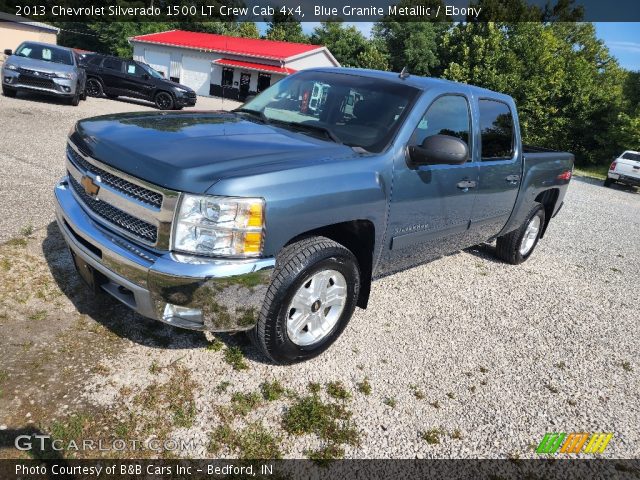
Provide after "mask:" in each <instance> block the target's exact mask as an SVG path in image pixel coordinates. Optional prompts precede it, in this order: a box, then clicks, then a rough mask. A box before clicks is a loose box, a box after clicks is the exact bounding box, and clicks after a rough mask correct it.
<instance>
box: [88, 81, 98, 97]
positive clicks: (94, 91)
mask: <svg viewBox="0 0 640 480" xmlns="http://www.w3.org/2000/svg"><path fill="white" fill-rule="evenodd" d="M85 89H86V91H87V94H88V95H89V96H91V97H97V96H98V95H100V84H99V83H98V82H97V81H96V80H88V81H87V85H86V87H85Z"/></svg>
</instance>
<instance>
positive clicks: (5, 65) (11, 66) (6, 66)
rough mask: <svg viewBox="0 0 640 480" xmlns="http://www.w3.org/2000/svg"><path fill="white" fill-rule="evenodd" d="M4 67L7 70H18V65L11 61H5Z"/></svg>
mask: <svg viewBox="0 0 640 480" xmlns="http://www.w3.org/2000/svg"><path fill="white" fill-rule="evenodd" d="M4 68H6V69H7V70H18V67H17V66H16V65H14V64H13V63H5V64H4Z"/></svg>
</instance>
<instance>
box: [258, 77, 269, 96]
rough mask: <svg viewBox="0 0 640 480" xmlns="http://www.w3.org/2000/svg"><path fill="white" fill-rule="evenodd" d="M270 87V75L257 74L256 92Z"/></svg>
mask: <svg viewBox="0 0 640 480" xmlns="http://www.w3.org/2000/svg"><path fill="white" fill-rule="evenodd" d="M270 86H271V74H270V73H259V74H258V92H261V91H263V90H266V89H267V88H269V87H270Z"/></svg>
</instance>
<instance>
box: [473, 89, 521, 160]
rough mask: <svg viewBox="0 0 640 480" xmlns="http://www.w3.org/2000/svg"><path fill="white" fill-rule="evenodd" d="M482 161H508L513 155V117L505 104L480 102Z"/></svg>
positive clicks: (494, 101) (491, 101) (489, 101)
mask: <svg viewBox="0 0 640 480" xmlns="http://www.w3.org/2000/svg"><path fill="white" fill-rule="evenodd" d="M478 106H479V108H480V137H481V140H482V160H487V161H489V160H510V159H511V158H513V153H514V145H515V142H514V134H513V116H512V115H511V110H510V109H509V106H508V105H507V104H506V103H503V102H499V101H496V100H480V101H479V102H478Z"/></svg>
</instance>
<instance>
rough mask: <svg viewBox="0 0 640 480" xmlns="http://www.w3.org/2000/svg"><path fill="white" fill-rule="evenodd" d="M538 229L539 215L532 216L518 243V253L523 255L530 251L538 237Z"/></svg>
mask: <svg viewBox="0 0 640 480" xmlns="http://www.w3.org/2000/svg"><path fill="white" fill-rule="evenodd" d="M539 231H540V217H539V216H538V215H536V216H534V217H533V218H532V219H531V221H530V222H529V225H527V229H526V230H525V231H524V236H523V237H522V242H521V243H520V255H522V256H524V255H526V254H527V253H529V252H530V251H531V249H532V248H533V246H534V245H535V243H536V240H537V238H538V232H539Z"/></svg>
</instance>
